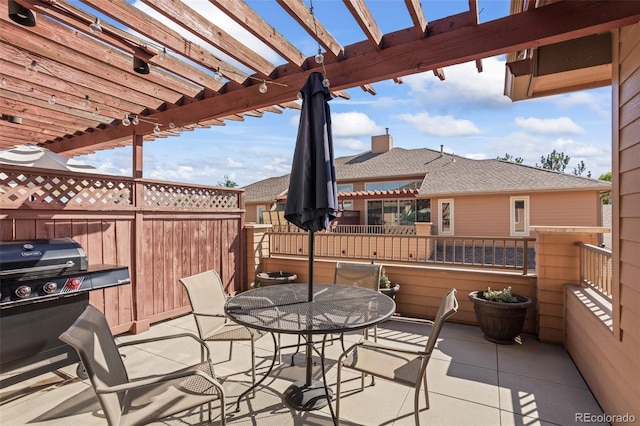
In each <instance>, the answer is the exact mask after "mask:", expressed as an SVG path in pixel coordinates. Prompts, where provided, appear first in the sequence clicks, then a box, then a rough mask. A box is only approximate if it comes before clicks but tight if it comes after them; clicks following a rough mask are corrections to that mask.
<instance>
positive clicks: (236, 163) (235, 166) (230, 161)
mask: <svg viewBox="0 0 640 426" xmlns="http://www.w3.org/2000/svg"><path fill="white" fill-rule="evenodd" d="M226 167H230V168H232V169H240V168H242V167H244V164H243V163H242V162H241V161H236V160H234V159H233V158H231V157H227V164H226Z"/></svg>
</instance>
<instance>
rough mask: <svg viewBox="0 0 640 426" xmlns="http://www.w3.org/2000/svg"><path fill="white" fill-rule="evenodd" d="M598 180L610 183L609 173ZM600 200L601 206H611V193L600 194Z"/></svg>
mask: <svg viewBox="0 0 640 426" xmlns="http://www.w3.org/2000/svg"><path fill="white" fill-rule="evenodd" d="M598 179H599V180H604V181H607V182H611V172H607V173H605V174H602V175H600V177H599V178H598ZM600 199H601V200H602V204H611V191H607V192H603V193H602V194H600Z"/></svg>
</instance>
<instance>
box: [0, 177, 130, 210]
mask: <svg viewBox="0 0 640 426" xmlns="http://www.w3.org/2000/svg"><path fill="white" fill-rule="evenodd" d="M132 189H133V182H127V181H123V180H120V179H118V178H116V177H111V176H94V175H87V176H85V175H79V174H75V175H73V176H72V175H65V174H58V173H56V172H52V173H51V174H48V173H47V174H45V173H41V172H38V171H35V170H34V172H24V171H11V170H2V171H0V200H2V201H3V202H7V203H11V204H26V205H40V206H70V207H82V208H106V207H123V206H130V205H133V200H132V194H133V190H132Z"/></svg>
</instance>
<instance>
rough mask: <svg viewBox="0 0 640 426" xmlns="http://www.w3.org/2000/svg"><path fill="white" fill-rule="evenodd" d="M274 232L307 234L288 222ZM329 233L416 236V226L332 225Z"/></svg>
mask: <svg viewBox="0 0 640 426" xmlns="http://www.w3.org/2000/svg"><path fill="white" fill-rule="evenodd" d="M273 232H302V233H304V232H306V231H304V230H302V229H300V228H298V227H297V226H295V225H293V224H291V223H289V222H286V221H285V223H283V224H279V225H273ZM326 232H329V233H337V234H394V235H415V234H416V227H415V225H334V224H331V225H330V226H329V228H328V229H327V230H326Z"/></svg>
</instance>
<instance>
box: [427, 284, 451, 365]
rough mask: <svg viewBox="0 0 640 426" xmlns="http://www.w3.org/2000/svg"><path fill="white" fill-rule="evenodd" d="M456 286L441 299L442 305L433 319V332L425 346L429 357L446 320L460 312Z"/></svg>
mask: <svg viewBox="0 0 640 426" xmlns="http://www.w3.org/2000/svg"><path fill="white" fill-rule="evenodd" d="M456 292H457V290H456V289H455V288H452V289H451V290H449V291H448V292H447V293H446V294H445V295H444V296H442V299H440V307H439V308H438V313H437V314H436V317H435V318H434V319H433V325H432V326H431V333H429V340H427V345H426V348H425V352H426V353H427V358H428V357H429V356H430V355H431V352H433V348H434V347H435V346H436V342H437V341H438V336H439V335H440V330H441V329H442V325H443V324H444V322H445V321H446V320H447V319H449V317H451V316H452V315H453V314H455V313H456V312H458V300H457V299H456Z"/></svg>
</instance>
